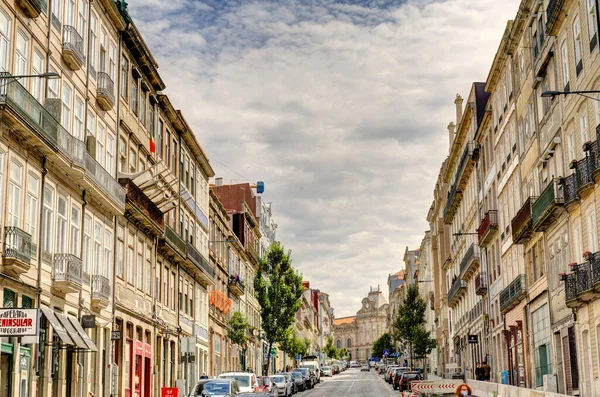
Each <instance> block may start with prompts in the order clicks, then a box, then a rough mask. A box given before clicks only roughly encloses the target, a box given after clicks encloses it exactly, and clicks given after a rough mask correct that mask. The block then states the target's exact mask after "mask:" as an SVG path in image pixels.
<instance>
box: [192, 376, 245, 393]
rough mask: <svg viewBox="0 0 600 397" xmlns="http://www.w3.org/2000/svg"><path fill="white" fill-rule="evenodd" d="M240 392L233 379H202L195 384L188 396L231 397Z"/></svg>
mask: <svg viewBox="0 0 600 397" xmlns="http://www.w3.org/2000/svg"><path fill="white" fill-rule="evenodd" d="M239 392H240V388H239V386H238V382H237V381H236V380H235V379H202V380H200V381H198V383H196V385H195V386H194V388H193V389H192V392H191V393H190V396H192V397H198V396H211V397H231V396H237V395H238V394H239Z"/></svg>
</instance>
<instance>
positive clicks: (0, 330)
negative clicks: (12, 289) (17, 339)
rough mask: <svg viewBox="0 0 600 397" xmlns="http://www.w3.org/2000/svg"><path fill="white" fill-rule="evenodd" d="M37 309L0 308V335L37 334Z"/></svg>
mask: <svg viewBox="0 0 600 397" xmlns="http://www.w3.org/2000/svg"><path fill="white" fill-rule="evenodd" d="M38 317H39V316H38V309H6V308H5V309H0V337H4V336H37V334H38Z"/></svg>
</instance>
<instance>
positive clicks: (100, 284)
mask: <svg viewBox="0 0 600 397" xmlns="http://www.w3.org/2000/svg"><path fill="white" fill-rule="evenodd" d="M111 292H112V290H111V287H110V280H109V279H108V278H106V277H104V276H101V275H99V274H95V275H93V276H92V299H95V300H100V301H104V302H109V301H110V297H111Z"/></svg>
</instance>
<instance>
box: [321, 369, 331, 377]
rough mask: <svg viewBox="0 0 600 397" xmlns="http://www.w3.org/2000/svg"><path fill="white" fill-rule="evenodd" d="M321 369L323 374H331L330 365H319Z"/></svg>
mask: <svg viewBox="0 0 600 397" xmlns="http://www.w3.org/2000/svg"><path fill="white" fill-rule="evenodd" d="M321 371H322V374H321V375H323V376H333V372H331V367H321Z"/></svg>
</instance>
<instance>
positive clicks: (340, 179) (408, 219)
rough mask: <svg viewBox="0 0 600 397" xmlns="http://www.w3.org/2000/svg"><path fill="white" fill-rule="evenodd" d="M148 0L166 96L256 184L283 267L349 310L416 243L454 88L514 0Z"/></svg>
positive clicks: (475, 77)
mask: <svg viewBox="0 0 600 397" xmlns="http://www.w3.org/2000/svg"><path fill="white" fill-rule="evenodd" d="M152 3H153V4H154V6H156V8H158V9H160V10H161V11H162V12H163V14H161V15H160V17H157V13H156V10H153V9H151V8H150V7H147V4H146V2H144V4H143V5H142V4H141V3H139V4H137V3H134V2H132V4H131V6H132V10H131V13H132V16H133V17H134V20H135V22H136V24H137V26H138V28H139V29H140V30H141V31H142V33H143V34H144V37H145V39H146V41H147V42H148V44H149V46H150V48H151V49H152V50H153V52H154V55H155V57H156V58H157V59H158V61H159V64H160V71H161V74H162V77H163V79H164V80H165V82H166V83H167V90H166V93H167V94H169V96H170V97H171V101H172V102H173V103H174V104H175V105H176V106H177V107H179V108H181V109H182V110H183V112H184V114H185V117H186V119H187V120H188V122H189V123H190V124H191V125H192V126H193V128H194V129H195V132H196V135H197V136H198V139H199V141H200V142H201V144H202V145H203V147H204V149H205V150H206V152H207V153H208V154H209V156H211V157H212V158H214V159H217V160H218V161H220V162H222V163H224V164H226V165H227V166H228V167H229V168H231V169H234V170H236V171H237V172H238V173H240V174H242V175H244V176H245V177H246V178H248V179H249V180H251V181H255V180H264V181H265V183H266V193H265V197H266V198H268V200H269V201H273V202H274V211H275V215H276V217H277V222H278V224H279V229H278V232H279V238H280V239H281V240H282V242H283V243H284V244H285V245H286V247H287V248H291V249H292V250H293V257H294V263H295V265H296V266H297V267H298V269H299V270H300V271H301V272H302V273H303V274H304V276H305V278H306V279H309V280H310V281H311V285H313V286H314V287H316V288H319V289H321V290H322V291H325V292H328V293H329V294H330V295H331V301H332V304H333V305H334V306H335V308H336V315H337V316H344V315H350V314H354V313H355V312H356V311H357V310H358V309H359V307H360V300H361V298H362V297H364V296H365V295H366V293H367V292H368V290H369V285H373V286H375V285H378V284H379V285H381V287H382V288H384V289H386V288H387V286H386V277H387V275H388V274H390V273H394V272H396V271H397V270H398V269H400V268H401V267H402V266H403V263H402V256H403V253H404V247H405V246H407V245H408V246H409V247H410V248H417V247H418V245H419V244H420V240H421V238H422V236H423V232H424V231H425V230H426V229H427V228H428V225H427V223H426V221H425V217H426V215H427V210H428V208H429V205H430V204H431V201H432V191H433V185H434V183H435V179H436V177H437V173H438V171H439V167H440V164H441V162H442V161H443V159H444V157H445V155H446V152H447V130H446V125H447V123H448V122H449V121H451V120H452V119H453V118H454V114H455V113H454V106H453V103H452V101H453V99H454V96H455V94H456V93H457V92H460V93H462V94H463V96H465V95H467V94H468V91H469V89H470V84H471V83H472V82H473V81H482V80H484V79H485V78H486V76H487V72H488V71H489V67H490V65H491V63H492V60H493V56H494V53H495V51H496V49H497V47H498V44H499V40H500V38H501V36H502V33H503V31H504V27H505V25H506V21H507V20H508V19H510V18H512V17H514V14H515V13H516V10H517V6H518V1H517V0H511V1H495V0H479V1H477V2H474V1H472V0H448V1H444V2H436V3H428V2H425V1H423V0H419V1H410V2H409V3H405V4H402V5H397V3H396V2H395V1H394V2H392V1H384V0H378V1H363V2H361V1H358V0H356V1H338V2H335V1H334V0H318V1H312V2H305V1H300V0H297V1H294V0H282V1H267V0H263V1H260V0H255V1H222V2H221V1H216V0H215V1H204V2H198V1H192V0H177V1H167V0H162V1H159V0H152ZM213 166H214V168H215V169H216V170H217V172H218V174H219V175H223V176H225V177H226V178H227V177H229V178H232V179H234V180H239V179H240V177H239V176H238V175H235V174H233V173H231V172H230V171H228V170H227V169H225V168H223V167H221V166H220V165H219V164H218V163H216V162H213Z"/></svg>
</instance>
